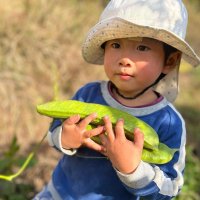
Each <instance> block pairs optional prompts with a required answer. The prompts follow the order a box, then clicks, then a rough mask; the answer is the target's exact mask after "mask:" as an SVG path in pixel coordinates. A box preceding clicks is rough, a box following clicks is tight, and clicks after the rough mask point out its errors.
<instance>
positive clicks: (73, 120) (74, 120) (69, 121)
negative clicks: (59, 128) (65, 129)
mask: <svg viewBox="0 0 200 200" xmlns="http://www.w3.org/2000/svg"><path fill="white" fill-rule="evenodd" d="M79 120H80V115H72V116H70V117H69V118H68V119H66V120H65V121H64V124H68V125H73V124H76V123H78V122H79Z"/></svg>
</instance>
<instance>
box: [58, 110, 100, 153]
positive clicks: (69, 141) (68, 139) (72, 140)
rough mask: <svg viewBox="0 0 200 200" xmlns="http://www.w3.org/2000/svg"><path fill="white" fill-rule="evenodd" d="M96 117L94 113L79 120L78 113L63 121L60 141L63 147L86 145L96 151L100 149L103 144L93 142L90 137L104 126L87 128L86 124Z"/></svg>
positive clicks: (98, 132)
mask: <svg viewBox="0 0 200 200" xmlns="http://www.w3.org/2000/svg"><path fill="white" fill-rule="evenodd" d="M96 117H97V115H96V114H95V113H93V114H91V115H89V116H87V117H86V118H84V119H82V120H80V116H79V115H74V116H71V117H69V118H68V119H66V120H65V121H64V122H63V125H62V134H61V135H62V136H61V143H62V146H63V148H66V149H71V148H79V147H80V146H81V145H84V146H87V147H89V148H91V149H94V150H96V151H102V150H103V149H104V147H103V146H101V145H99V144H97V143H95V142H94V141H93V140H92V139H90V137H92V136H96V135H99V134H101V133H102V131H103V129H104V127H103V126H100V127H97V128H94V129H92V130H87V129H86V127H87V125H88V124H89V123H90V122H92V120H94V119H95V118H96Z"/></svg>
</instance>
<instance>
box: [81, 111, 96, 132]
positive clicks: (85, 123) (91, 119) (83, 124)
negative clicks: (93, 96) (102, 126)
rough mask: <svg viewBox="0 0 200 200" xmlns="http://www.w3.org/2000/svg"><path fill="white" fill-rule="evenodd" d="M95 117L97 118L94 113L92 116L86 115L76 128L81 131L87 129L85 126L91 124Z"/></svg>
mask: <svg viewBox="0 0 200 200" xmlns="http://www.w3.org/2000/svg"><path fill="white" fill-rule="evenodd" d="M96 117H97V114H96V113H92V114H90V115H88V116H87V117H85V118H84V119H83V120H81V122H80V123H79V124H78V127H79V128H81V129H85V128H86V127H87V125H88V124H89V123H90V122H92V121H93V120H94V119H95V118H96Z"/></svg>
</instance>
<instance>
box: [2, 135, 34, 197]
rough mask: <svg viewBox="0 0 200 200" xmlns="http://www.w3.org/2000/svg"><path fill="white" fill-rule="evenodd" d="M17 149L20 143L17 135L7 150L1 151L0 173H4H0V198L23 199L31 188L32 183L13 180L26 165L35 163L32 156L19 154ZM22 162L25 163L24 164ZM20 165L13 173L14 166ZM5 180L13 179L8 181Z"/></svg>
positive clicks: (27, 195) (29, 165)
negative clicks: (26, 156) (25, 156)
mask: <svg viewBox="0 0 200 200" xmlns="http://www.w3.org/2000/svg"><path fill="white" fill-rule="evenodd" d="M19 150H20V145H19V144H18V141H17V137H16V136H14V137H13V139H12V141H11V144H10V145H9V148H8V150H7V151H5V152H4V153H3V156H2V157H1V159H0V174H5V175H0V200H24V199H27V198H28V197H29V196H30V191H31V190H33V186H32V185H30V184H26V183H25V182H19V181H15V180H13V179H14V178H16V177H17V176H19V175H20V174H21V173H22V172H23V170H24V169H25V168H26V167H31V166H33V165H34V164H35V163H36V160H35V159H32V158H33V156H29V157H28V158H24V157H23V156H19V155H18V152H19ZM22 163H25V165H24V164H22ZM20 166H22V167H21V168H20V170H19V171H18V172H17V173H14V171H15V168H19V167H20ZM6 174H12V175H6ZM5 180H9V181H12V180H13V181H12V182H9V181H5Z"/></svg>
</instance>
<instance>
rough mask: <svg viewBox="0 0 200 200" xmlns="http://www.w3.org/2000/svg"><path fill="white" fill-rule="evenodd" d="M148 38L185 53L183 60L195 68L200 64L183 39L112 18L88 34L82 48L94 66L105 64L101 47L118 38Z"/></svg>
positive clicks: (157, 29) (84, 54)
mask: <svg viewBox="0 0 200 200" xmlns="http://www.w3.org/2000/svg"><path fill="white" fill-rule="evenodd" d="M129 37H148V38H153V39H157V40H159V41H162V42H165V43H166V44H169V45H171V46H173V47H175V48H176V49H178V50H180V51H181V52H182V53H183V58H184V59H185V60H186V61H187V62H189V63H190V64H191V65H193V66H198V65H199V64H200V58H199V57H198V56H197V54H196V53H195V52H194V50H193V49H192V48H191V47H190V45H189V44H188V43H187V42H186V41H184V40H183V39H182V38H179V37H177V36H176V35H174V34H173V33H171V32H169V31H166V30H163V29H159V28H154V27H150V26H141V25H138V24H134V23H131V22H129V21H126V20H124V19H121V18H110V19H108V20H104V21H101V22H99V23H98V24H96V25H95V26H94V27H93V28H92V29H91V30H90V31H89V33H88V35H87V38H86V40H85V42H84V43H83V46H82V54H83V57H84V59H85V60H86V61H87V62H89V63H92V64H100V65H101V64H103V60H104V50H103V49H102V48H101V45H102V44H103V43H104V42H106V41H109V40H112V39H116V38H129Z"/></svg>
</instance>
